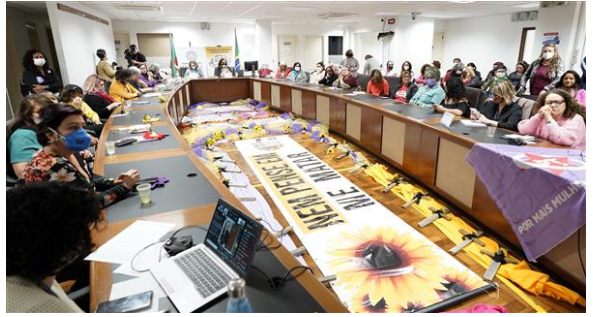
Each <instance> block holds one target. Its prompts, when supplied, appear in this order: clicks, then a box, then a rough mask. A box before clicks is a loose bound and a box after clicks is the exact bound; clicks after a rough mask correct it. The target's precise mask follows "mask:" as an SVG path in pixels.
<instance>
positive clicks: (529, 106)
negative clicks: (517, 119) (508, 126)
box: [513, 97, 535, 120]
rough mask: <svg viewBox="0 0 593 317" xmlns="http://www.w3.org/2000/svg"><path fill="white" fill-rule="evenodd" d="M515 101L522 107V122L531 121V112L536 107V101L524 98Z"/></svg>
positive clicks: (514, 99)
mask: <svg viewBox="0 0 593 317" xmlns="http://www.w3.org/2000/svg"><path fill="white" fill-rule="evenodd" d="M513 101H514V102H516V103H517V104H518V105H519V107H521V120H525V119H529V118H530V117H531V111H532V110H533V106H534V105H535V100H531V99H528V98H523V97H515V98H513Z"/></svg>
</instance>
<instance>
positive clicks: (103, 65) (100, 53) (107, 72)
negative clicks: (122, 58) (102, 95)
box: [96, 48, 117, 81]
mask: <svg viewBox="0 0 593 317" xmlns="http://www.w3.org/2000/svg"><path fill="white" fill-rule="evenodd" d="M96 54H97V57H98V58H99V59H100V61H99V63H98V64H97V75H99V78H101V79H102V80H104V81H113V80H114V79H115V67H116V66H117V63H116V62H113V63H109V61H108V60H107V52H105V50H104V49H102V48H100V49H98V50H97V53H96Z"/></svg>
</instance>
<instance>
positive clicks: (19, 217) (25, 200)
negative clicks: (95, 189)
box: [6, 182, 101, 313]
mask: <svg viewBox="0 0 593 317" xmlns="http://www.w3.org/2000/svg"><path fill="white" fill-rule="evenodd" d="M65 197H67V199H64V198H65ZM100 218H101V205H100V204H99V203H98V201H97V197H96V196H95V195H94V194H93V193H92V192H89V191H86V190H84V189H80V188H76V187H73V186H68V185H67V184H62V183H58V182H46V183H40V184H36V185H30V186H22V187H17V188H15V189H12V190H9V191H7V192H6V236H7V239H8V240H7V247H6V312H8V313H39V312H43V313H83V312H84V311H83V310H82V309H80V307H78V306H77V305H76V303H74V301H72V300H71V299H70V298H68V296H67V295H66V293H65V292H64V290H63V289H62V288H61V287H60V285H59V284H58V283H57V281H56V276H57V275H58V274H59V273H60V272H61V271H63V270H64V268H66V267H69V266H70V265H72V264H73V262H75V261H76V260H77V259H80V258H82V257H85V256H87V255H88V254H90V252H91V250H92V237H91V231H92V230H94V228H95V227H96V226H97V224H98V222H99V221H100ZM57 228H63V229H59V230H56V229H57Z"/></svg>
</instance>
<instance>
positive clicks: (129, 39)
mask: <svg viewBox="0 0 593 317" xmlns="http://www.w3.org/2000/svg"><path fill="white" fill-rule="evenodd" d="M116 33H118V34H127V35H128V46H127V47H123V49H124V51H125V50H126V48H129V46H130V45H131V44H132V38H131V37H130V32H115V31H114V32H113V48H114V49H115V34H116ZM122 55H123V56H122V62H123V64H120V63H119V61H118V60H117V52H115V56H114V59H113V60H114V61H115V62H117V63H118V64H119V65H120V66H126V65H127V61H126V59H125V54H124V52H122Z"/></svg>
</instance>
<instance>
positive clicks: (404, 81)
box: [391, 70, 418, 103]
mask: <svg viewBox="0 0 593 317" xmlns="http://www.w3.org/2000/svg"><path fill="white" fill-rule="evenodd" d="M400 76H401V77H400V80H401V81H400V83H399V85H398V86H396V87H395V90H394V95H393V96H391V98H393V99H395V102H397V103H408V102H409V101H410V99H412V97H413V96H414V94H416V92H417V91H418V86H416V84H414V83H413V82H412V74H411V73H410V72H408V71H405V70H404V71H402V72H401V73H400Z"/></svg>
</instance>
